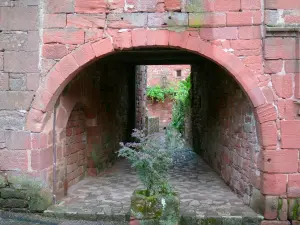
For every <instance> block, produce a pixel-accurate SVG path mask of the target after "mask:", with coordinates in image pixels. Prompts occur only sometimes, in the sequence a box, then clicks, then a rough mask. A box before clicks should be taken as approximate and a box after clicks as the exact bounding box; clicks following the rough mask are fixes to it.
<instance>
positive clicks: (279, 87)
mask: <svg viewBox="0 0 300 225" xmlns="http://www.w3.org/2000/svg"><path fill="white" fill-rule="evenodd" d="M271 77H272V84H273V87H274V89H275V92H276V94H277V95H278V97H281V98H290V97H291V96H292V95H293V75H292V74H286V75H284V76H282V75H275V74H273V75H272V76H271Z"/></svg>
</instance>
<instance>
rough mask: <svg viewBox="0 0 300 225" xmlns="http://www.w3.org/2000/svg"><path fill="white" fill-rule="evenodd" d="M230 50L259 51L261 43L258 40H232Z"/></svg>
mask: <svg viewBox="0 0 300 225" xmlns="http://www.w3.org/2000/svg"><path fill="white" fill-rule="evenodd" d="M230 44H231V48H233V49H234V50H253V49H260V48H261V46H262V41H261V40H260V39H253V40H232V41H230Z"/></svg>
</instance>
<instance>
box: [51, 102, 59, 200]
mask: <svg viewBox="0 0 300 225" xmlns="http://www.w3.org/2000/svg"><path fill="white" fill-rule="evenodd" d="M57 105H58V104H57V102H56V103H55V105H54V109H53V140H52V141H53V185H52V190H53V191H52V197H53V198H52V201H53V204H56V130H55V126H56V108H57Z"/></svg>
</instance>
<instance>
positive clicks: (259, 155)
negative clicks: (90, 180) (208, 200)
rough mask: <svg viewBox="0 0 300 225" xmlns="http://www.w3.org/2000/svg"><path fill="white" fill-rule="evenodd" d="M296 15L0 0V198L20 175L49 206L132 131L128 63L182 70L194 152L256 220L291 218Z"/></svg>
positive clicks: (294, 205) (260, 0)
mask: <svg viewBox="0 0 300 225" xmlns="http://www.w3.org/2000/svg"><path fill="white" fill-rule="evenodd" d="M299 13H300V1H298V0H139V1H138V0H112V1H105V0H98V1H95V0H2V1H1V2H0V30H1V32H0V49H1V51H0V149H1V150H0V170H1V171H2V176H1V179H0V181H1V182H0V188H1V189H0V191H1V190H2V188H4V189H5V190H6V191H7V189H9V190H11V189H13V188H15V187H16V186H15V185H13V184H14V183H16V182H21V181H22V182H23V183H24V182H25V181H26V179H27V180H30V179H33V178H30V177H34V178H35V179H38V180H42V181H44V183H45V184H47V185H49V187H51V189H52V191H53V192H54V193H55V195H56V197H57V198H59V197H60V196H63V195H64V194H66V192H67V190H68V188H69V187H70V186H72V185H73V184H75V183H77V182H78V181H79V180H80V179H81V178H82V177H84V176H88V175H96V174H98V173H99V172H100V171H102V170H103V169H104V168H106V167H108V166H109V165H110V164H112V163H113V162H114V161H115V159H116V158H115V157H116V156H115V155H114V154H113V152H114V151H115V150H116V149H117V148H118V143H119V141H122V140H126V139H127V138H128V136H129V134H130V131H131V129H132V128H133V127H134V126H135V123H136V121H138V122H139V124H143V116H144V112H143V106H144V104H145V93H144V88H143V87H144V85H145V79H144V78H143V77H142V74H143V72H142V70H141V69H138V67H136V66H137V65H159V64H167V65H169V64H189V65H191V70H192V108H191V120H190V121H191V124H190V136H191V137H192V142H193V145H194V148H195V150H196V151H197V152H198V153H199V154H201V155H202V156H203V157H204V159H205V160H206V161H207V162H208V163H209V164H210V165H211V166H212V167H213V168H214V169H215V170H216V171H217V172H218V173H219V174H220V175H221V176H222V178H223V179H224V181H225V182H226V183H227V184H228V185H229V186H230V187H231V188H232V189H233V190H234V191H235V192H237V193H238V194H239V195H241V196H243V199H244V202H245V204H249V205H250V206H251V207H252V208H254V209H255V210H257V211H259V212H261V213H262V214H263V215H264V217H265V220H266V221H265V222H264V223H265V224H271V223H268V221H272V220H273V221H274V223H272V224H289V222H288V220H295V221H296V220H298V217H299V216H300V212H299V211H298V206H299V204H300V203H299V202H298V199H299V197H300V168H299V165H300V164H299V149H300V120H299V118H300V117H299V114H300V113H299V112H300V111H299V110H300V79H299V77H300V76H299V74H300V49H299V40H300V39H299V38H300V37H299V28H298V27H299V24H300V16H299ZM139 74H140V75H139ZM136 100H137V101H136ZM19 173H22V174H23V175H22V177H24V179H23V178H22V179H21V181H20V179H19V180H17V181H16V180H14V179H13V178H14V175H15V174H19ZM24 180H25V181H24ZM26 182H27V181H26ZM26 182H25V183H26ZM1 193H2V192H1ZM0 198H1V202H5V207H10V204H9V202H11V201H8V200H7V199H8V197H7V196H6V198H4V197H3V196H2V194H1V196H0ZM12 198H13V199H15V198H16V197H14V196H12ZM15 202H18V205H17V206H18V207H17V208H24V207H25V208H26V207H27V208H29V209H31V208H30V204H31V203H28V202H26V201H15ZM33 211H34V210H33ZM275 220H279V221H275ZM294 224H297V222H294Z"/></svg>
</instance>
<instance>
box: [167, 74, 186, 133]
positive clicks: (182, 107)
mask: <svg viewBox="0 0 300 225" xmlns="http://www.w3.org/2000/svg"><path fill="white" fill-rule="evenodd" d="M190 89H191V76H188V77H187V78H186V79H185V80H183V81H180V82H179V85H178V88H177V90H176V94H175V96H174V99H175V102H174V104H173V110H172V122H171V125H172V126H173V127H174V128H176V129H177V130H178V131H179V132H181V133H182V132H183V130H184V118H185V114H186V111H187V109H188V108H189V107H190Z"/></svg>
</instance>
